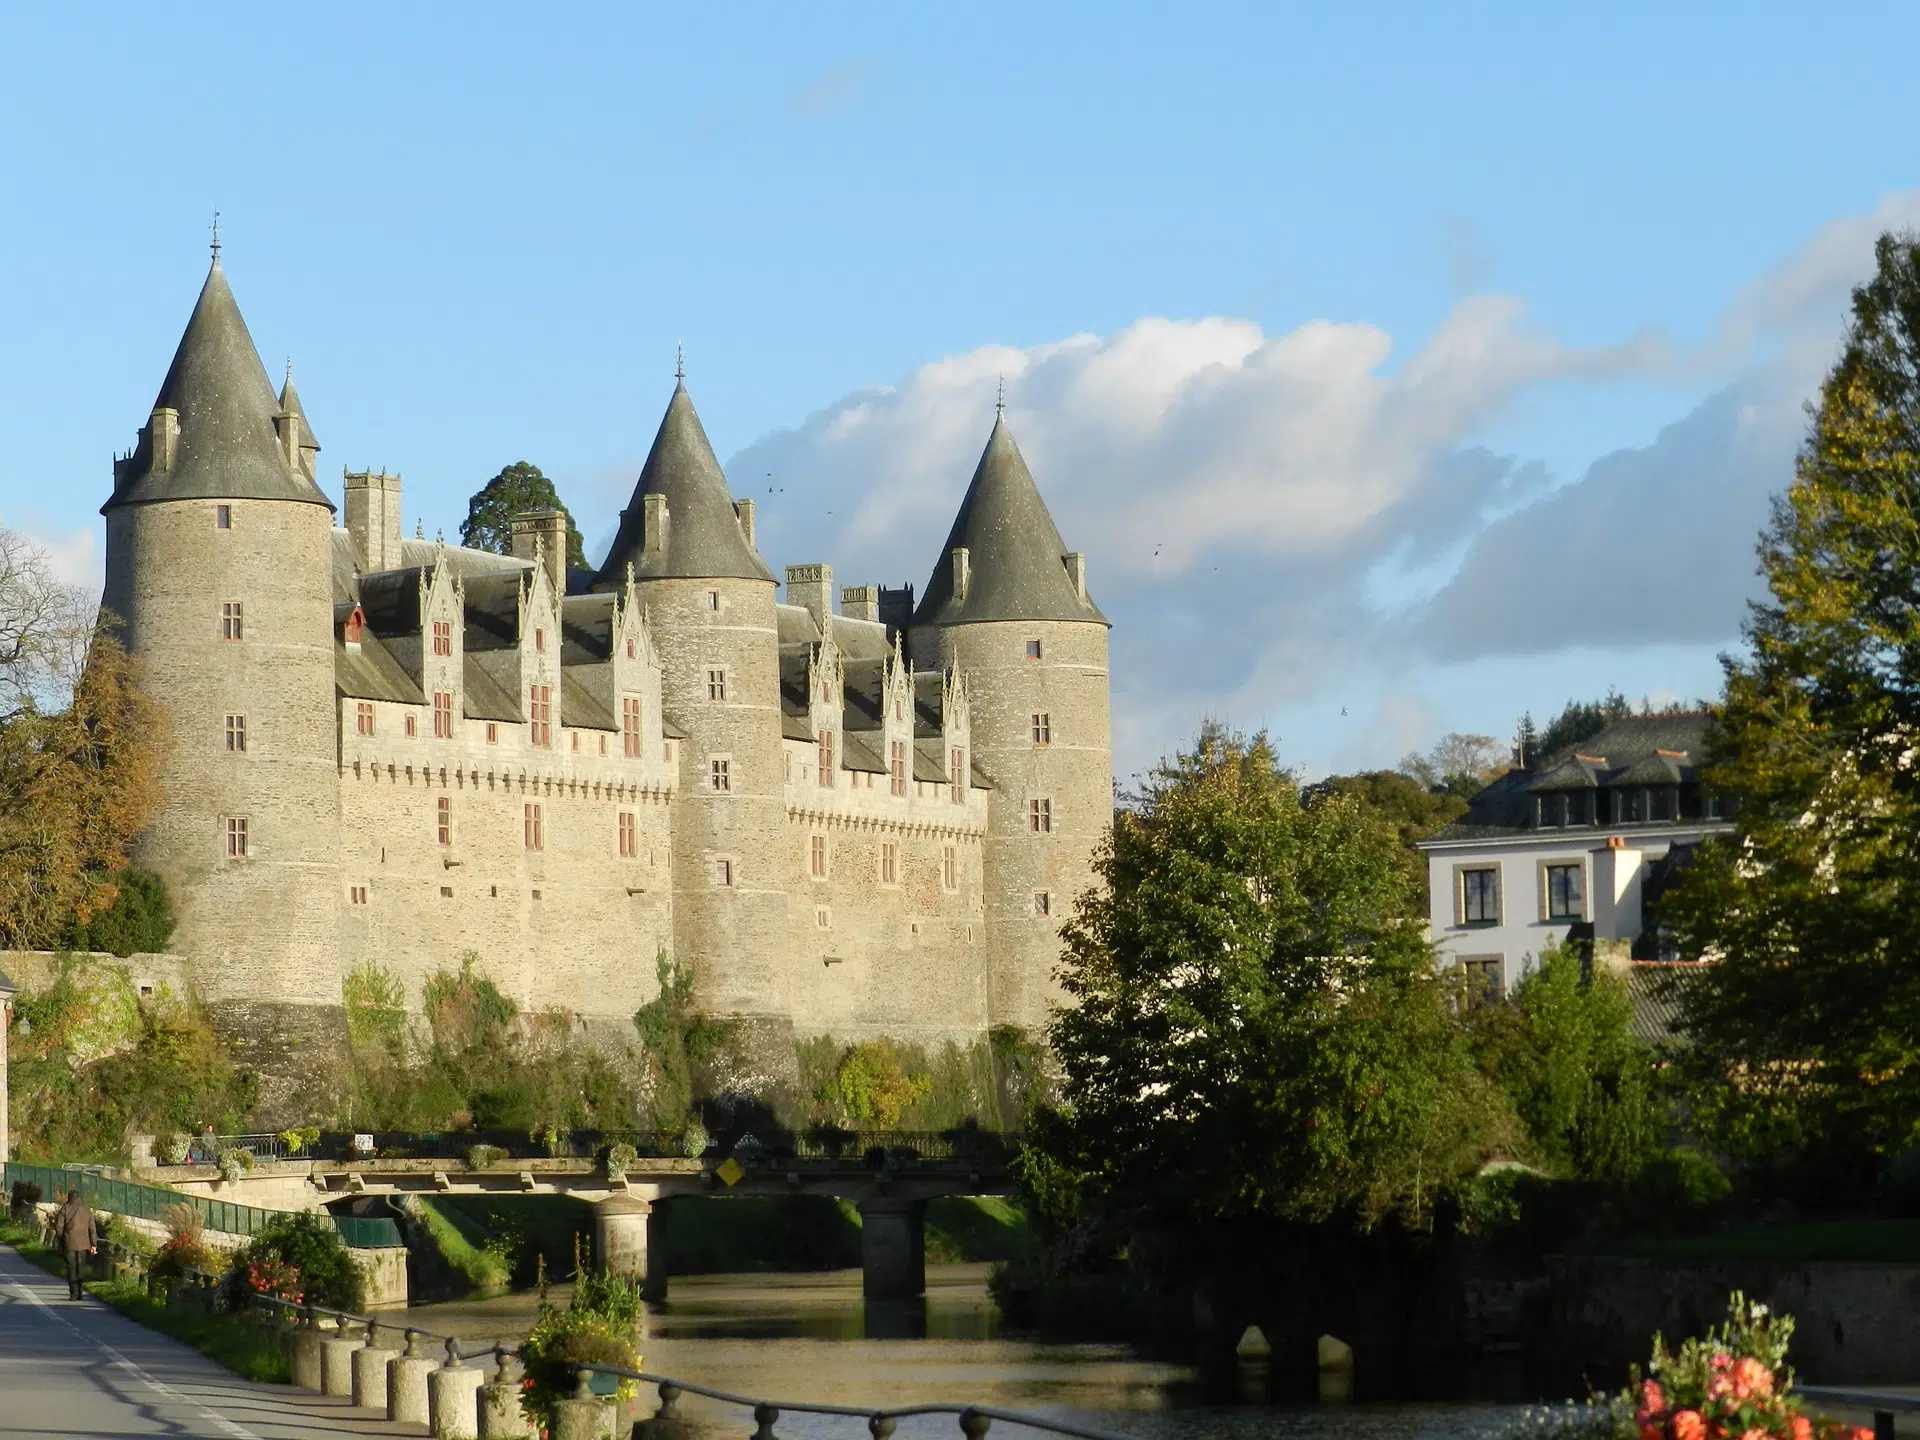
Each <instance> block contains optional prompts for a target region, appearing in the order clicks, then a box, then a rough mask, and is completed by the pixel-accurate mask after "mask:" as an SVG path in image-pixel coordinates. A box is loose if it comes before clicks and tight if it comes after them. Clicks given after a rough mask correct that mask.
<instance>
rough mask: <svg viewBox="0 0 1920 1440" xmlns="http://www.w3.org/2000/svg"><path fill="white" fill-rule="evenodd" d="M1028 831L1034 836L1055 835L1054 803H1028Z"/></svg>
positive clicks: (1042, 801)
mask: <svg viewBox="0 0 1920 1440" xmlns="http://www.w3.org/2000/svg"><path fill="white" fill-rule="evenodd" d="M1027 830H1028V833H1030V834H1034V835H1051V834H1052V833H1053V801H1051V800H1029V801H1027Z"/></svg>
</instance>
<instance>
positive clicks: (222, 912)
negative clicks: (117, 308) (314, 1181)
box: [101, 248, 341, 1118]
mask: <svg viewBox="0 0 1920 1440" xmlns="http://www.w3.org/2000/svg"><path fill="white" fill-rule="evenodd" d="M318 449H319V445H318V442H316V441H315V440H314V438H313V434H312V431H311V430H309V429H308V427H307V423H306V419H305V417H304V415H302V414H301V411H300V405H299V400H298V398H297V396H295V394H294V392H293V387H292V382H291V380H289V382H288V384H287V387H286V391H285V394H284V397H276V396H275V395H274V393H273V386H272V383H271V382H270V381H269V380H268V378H267V372H266V369H265V367H264V366H262V364H261V363H260V356H259V354H258V352H257V351H256V350H255V348H254V344H253V339H252V337H251V336H250V335H249V334H248V332H247V326H246V322H245V321H244V320H243V319H242V318H241V316H240V310H239V307H238V306H237V305H236V304H235V303H234V298H233V292H232V290H231V289H229V288H228V285H227V279H226V276H225V274H224V273H223V272H222V270H221V266H220V259H219V252H218V249H217V248H216V250H215V253H214V261H213V266H212V269H211V271H210V272H209V273H208V275H207V279H206V284H205V285H204V286H203V287H202V288H201V291H200V298H199V301H198V303H197V304H196V305H195V306H194V310H193V315H192V318H191V319H190V320H189V321H188V322H187V328H186V333H185V334H184V335H183V336H182V337H181V340H180V346H179V349H178V350H177V351H176V352H175V354H174V357H173V365H172V368H170V369H169V370H168V371H167V378H166V380H165V382H164V383H163V384H162V385H161V387H160V394H159V396H158V398H157V399H156V400H155V401H154V404H153V410H152V413H151V416H150V418H149V420H148V423H147V424H146V426H145V427H143V428H142V430H141V431H140V436H139V441H138V443H137V445H136V446H135V448H134V450H133V451H132V452H131V453H130V454H129V455H127V456H126V457H125V458H124V459H121V460H118V461H116V463H115V465H114V488H113V496H112V498H111V499H109V500H108V501H107V503H106V504H105V505H104V506H102V507H101V513H102V514H103V515H104V516H105V517H106V523H107V565H106V589H105V593H104V595H103V597H102V600H103V604H104V605H105V606H106V608H107V609H108V610H109V611H110V612H112V614H113V615H114V616H115V617H117V620H118V623H119V626H120V634H121V636H122V638H123V640H124V641H125V643H126V646H127V648H128V650H129V651H130V652H131V653H132V654H133V655H134V656H136V657H137V658H138V659H139V661H140V663H141V665H142V667H143V670H144V673H145V679H146V683H147V685H148V686H149V688H150V690H151V693H152V694H153V696H154V697H155V698H156V699H157V700H158V701H159V702H160V703H161V705H162V706H164V707H165V709H166V711H167V713H168V717H169V721H168V733H167V745H166V751H165V758H164V761H163V767H162V775H161V779H162V783H163V785H164V798H163V800H162V802H161V806H160V809H159V812H158V814H157V816H156V817H155V820H154V823H153V825H152V827H151V828H150V829H149V830H147V831H146V832H145V833H144V834H143V835H142V836H141V837H140V838H139V840H138V842H137V845H136V848H135V856H134V860H135V863H136V864H139V865H142V866H145V867H147V868H149V869H152V870H155V871H157V872H158V873H159V874H160V875H161V876H163V877H164V878H165V880H166V882H167V886H168V889H169V891H170V892H171V894H172V897H173V904H174V912H175V914H176V916H177V917H178V921H179V928H178V930H177V931H176V932H175V935H174V940H173V945H172V948H173V949H174V950H175V951H177V952H178V953H180V954H182V955H184V956H185V957H186V958H187V959H188V961H189V965H190V969H191V974H192V976H193V981H194V984H195V986H196V987H197V989H198V990H199V992H200V994H201V996H202V997H203V998H204V999H205V1000H206V1001H207V1002H208V1003H209V1007H210V1008H211V1010H212V1011H213V1013H214V1017H215V1021H216V1023H217V1024H218V1025H219V1027H220V1028H221V1030H222V1031H223V1033H225V1034H226V1035H228V1036H229V1037H230V1038H231V1039H233V1040H235V1041H237V1042H238V1043H239V1044H240V1045H241V1047H242V1051H243V1055H242V1058H243V1059H245V1060H250V1061H252V1062H253V1064H254V1065H255V1068H257V1069H259V1070H260V1071H261V1073H262V1075H263V1079H264V1081H265V1084H264V1085H263V1092H262V1110H263V1113H264V1114H266V1115H267V1116H268V1117H269V1118H273V1117H274V1115H275V1112H276V1111H277V1110H281V1109H286V1110H288V1113H293V1112H295V1111H298V1110H299V1108H300V1107H299V1104H298V1102H297V1101H295V1100H294V1099H293V1098H292V1097H295V1096H298V1095H301V1094H303V1093H306V1092H308V1091H309V1089H310V1086H311V1083H312V1082H313V1081H314V1080H315V1079H317V1078H318V1076H319V1074H320V1072H321V1071H322V1070H323V1069H324V1067H325V1066H327V1065H329V1064H331V1063H332V1062H333V1061H334V1059H335V1058H336V1057H337V1055H338V1053H339V1051H338V1047H337V1045H336V1044H335V1043H334V1040H335V1038H336V1037H335V1035H334V1032H335V1030H336V1029H337V1027H338V1018H339V1015H340V1006H341V993H340V941H339V931H338V915H339V907H340V894H339V884H338V860H337V855H338V850H339V814H340V810H339V779H338V774H337V769H336V754H337V737H336V734H335V720H334V715H335V708H334V642H333V593H332V563H331V535H332V529H333V506H332V504H331V503H330V502H329V501H328V500H327V498H326V496H325V495H323V494H322V493H321V492H320V489H319V487H318V486H317V485H316V484H315V483H314V479H313V463H314V455H315V453H316V452H317V451H318Z"/></svg>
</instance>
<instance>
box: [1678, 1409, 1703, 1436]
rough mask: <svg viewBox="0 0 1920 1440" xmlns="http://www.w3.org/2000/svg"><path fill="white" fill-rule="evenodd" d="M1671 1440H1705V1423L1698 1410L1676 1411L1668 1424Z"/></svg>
mask: <svg viewBox="0 0 1920 1440" xmlns="http://www.w3.org/2000/svg"><path fill="white" fill-rule="evenodd" d="M1670 1428H1671V1430H1672V1432H1673V1440H1707V1422H1706V1421H1705V1420H1704V1419H1702V1418H1701V1415H1700V1412H1699V1411H1698V1410H1676V1411H1674V1412H1673V1419H1672V1421H1671V1422H1670Z"/></svg>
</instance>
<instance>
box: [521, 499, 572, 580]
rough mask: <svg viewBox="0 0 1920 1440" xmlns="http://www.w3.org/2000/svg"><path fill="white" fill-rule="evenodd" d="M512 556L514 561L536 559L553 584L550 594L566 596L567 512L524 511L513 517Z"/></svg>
mask: <svg viewBox="0 0 1920 1440" xmlns="http://www.w3.org/2000/svg"><path fill="white" fill-rule="evenodd" d="M513 554H514V558H515V559H518V560H534V559H538V560H539V561H540V563H541V564H543V565H545V566H546V569H547V578H548V579H549V580H551V581H553V593H554V594H556V595H564V594H566V593H567V512H566V511H564V510H528V511H526V512H525V513H524V514H520V515H516V516H514V517H513Z"/></svg>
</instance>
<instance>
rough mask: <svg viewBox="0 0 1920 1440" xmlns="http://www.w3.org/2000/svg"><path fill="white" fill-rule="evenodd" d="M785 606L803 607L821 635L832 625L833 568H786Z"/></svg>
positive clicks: (825, 566) (824, 566) (791, 566)
mask: <svg viewBox="0 0 1920 1440" xmlns="http://www.w3.org/2000/svg"><path fill="white" fill-rule="evenodd" d="M787 604H789V605H804V606H806V607H807V613H808V614H810V615H811V616H813V623H814V624H815V625H817V626H819V627H820V633H821V634H822V635H824V634H826V633H827V629H828V627H829V626H831V625H832V624H833V567H832V566H831V565H789V566H787Z"/></svg>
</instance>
